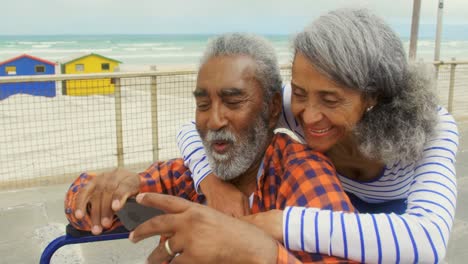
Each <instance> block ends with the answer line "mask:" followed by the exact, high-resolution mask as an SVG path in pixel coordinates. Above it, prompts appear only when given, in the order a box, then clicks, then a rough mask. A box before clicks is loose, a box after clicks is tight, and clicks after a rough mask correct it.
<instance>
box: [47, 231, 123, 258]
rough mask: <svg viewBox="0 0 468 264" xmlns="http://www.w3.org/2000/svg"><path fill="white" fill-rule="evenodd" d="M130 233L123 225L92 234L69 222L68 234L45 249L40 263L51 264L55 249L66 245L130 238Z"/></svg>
mask: <svg viewBox="0 0 468 264" xmlns="http://www.w3.org/2000/svg"><path fill="white" fill-rule="evenodd" d="M129 234H130V232H129V231H128V230H127V229H126V228H125V227H123V226H121V227H118V228H116V229H114V230H112V231H110V232H107V233H103V234H101V235H97V236H95V235H93V234H91V232H87V231H80V230H77V229H75V228H74V227H73V226H72V225H70V224H68V225H67V228H66V234H65V235H63V236H60V237H57V238H56V239H54V240H53V241H52V242H50V243H49V244H48V245H47V247H46V248H45V249H44V251H43V252H42V255H41V260H40V264H49V263H50V259H51V258H52V256H53V255H54V253H55V251H57V250H58V249H59V248H61V247H63V246H65V245H71V244H80V243H90V242H97V241H107V240H116V239H124V238H128V235H129Z"/></svg>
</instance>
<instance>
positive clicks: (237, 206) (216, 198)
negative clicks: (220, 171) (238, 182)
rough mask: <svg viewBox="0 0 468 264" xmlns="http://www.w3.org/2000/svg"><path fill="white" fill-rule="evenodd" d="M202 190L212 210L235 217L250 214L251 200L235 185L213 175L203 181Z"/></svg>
mask: <svg viewBox="0 0 468 264" xmlns="http://www.w3.org/2000/svg"><path fill="white" fill-rule="evenodd" d="M200 188H201V190H202V192H203V194H204V195H205V197H206V201H207V205H208V206H210V207H211V208H214V209H216V210H218V211H220V212H222V213H225V214H227V215H230V216H234V217H240V216H243V215H248V214H249V213H250V208H249V199H248V198H247V197H246V196H245V195H244V194H243V193H242V192H241V191H239V189H237V188H236V187H235V186H234V185H232V184H230V183H227V182H224V181H222V180H221V179H219V178H218V177H216V175H214V174H213V173H211V174H209V175H208V176H206V177H205V179H203V180H202V181H201V183H200Z"/></svg>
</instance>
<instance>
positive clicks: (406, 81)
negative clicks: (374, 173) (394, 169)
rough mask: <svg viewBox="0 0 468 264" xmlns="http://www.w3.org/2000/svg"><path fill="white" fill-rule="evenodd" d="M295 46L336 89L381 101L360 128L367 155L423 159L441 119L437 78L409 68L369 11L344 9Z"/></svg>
mask: <svg viewBox="0 0 468 264" xmlns="http://www.w3.org/2000/svg"><path fill="white" fill-rule="evenodd" d="M293 46H294V51H295V53H298V52H299V53H301V54H303V55H305V56H306V57H307V58H308V59H309V60H310V63H311V64H312V65H314V67H315V68H316V69H317V70H318V71H320V72H321V73H323V74H325V75H326V76H327V77H329V78H330V79H332V80H333V81H335V82H336V83H338V84H340V85H344V86H346V87H349V88H351V89H355V90H357V91H360V92H362V94H363V98H372V99H375V100H376V102H377V103H376V105H375V107H374V108H372V109H371V110H370V111H368V112H366V113H365V114H364V116H363V118H362V119H361V120H360V122H359V123H358V124H357V125H356V127H355V128H354V133H355V135H356V138H357V140H358V142H359V147H360V150H361V151H362V153H363V154H365V155H366V156H368V157H369V158H373V159H378V160H382V161H384V162H385V163H386V164H389V163H392V162H396V161H398V160H404V161H407V162H412V161H416V160H417V159H419V158H420V157H421V155H422V152H423V149H424V144H425V143H426V142H427V140H429V138H430V137H431V136H432V134H433V130H434V127H435V124H436V122H437V118H438V116H437V100H436V96H435V92H434V82H433V78H432V76H433V74H431V73H430V72H429V71H428V68H427V67H426V66H424V65H423V64H414V65H409V64H408V62H407V60H406V55H405V51H404V49H403V45H402V42H401V40H400V38H399V37H398V36H397V34H396V33H395V32H394V31H393V30H392V29H391V28H390V26H389V25H387V24H386V23H385V22H384V21H383V20H382V19H380V18H379V17H377V16H375V15H373V14H371V13H370V12H369V11H368V10H365V9H338V10H335V11H331V12H329V13H327V14H326V15H323V16H321V17H319V18H318V19H316V20H315V21H314V22H313V23H312V24H310V25H309V26H308V27H306V28H305V29H304V31H302V32H301V33H299V34H298V35H297V36H296V37H295V38H294V41H293Z"/></svg>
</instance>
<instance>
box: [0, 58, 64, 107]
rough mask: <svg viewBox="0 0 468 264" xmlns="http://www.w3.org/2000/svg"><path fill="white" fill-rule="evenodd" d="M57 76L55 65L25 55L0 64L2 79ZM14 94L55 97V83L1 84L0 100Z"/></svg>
mask: <svg viewBox="0 0 468 264" xmlns="http://www.w3.org/2000/svg"><path fill="white" fill-rule="evenodd" d="M44 74H55V63H54V62H51V61H47V60H44V59H41V58H37V57H34V56H31V55H27V54H23V55H20V56H17V57H14V58H11V59H9V60H6V61H3V62H0V77H4V76H24V75H44ZM14 94H30V95H36V96H47V97H54V96H55V82H54V81H47V82H28V83H2V84H0V100H3V99H5V98H7V97H8V96H10V95H14Z"/></svg>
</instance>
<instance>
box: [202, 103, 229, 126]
mask: <svg viewBox="0 0 468 264" xmlns="http://www.w3.org/2000/svg"><path fill="white" fill-rule="evenodd" d="M227 123H228V122H227V119H226V116H225V111H224V110H223V109H222V107H219V106H213V107H212V108H211V111H210V116H209V119H208V122H207V126H208V129H210V130H213V131H217V130H220V129H222V128H224V127H225V126H226V125H227Z"/></svg>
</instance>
